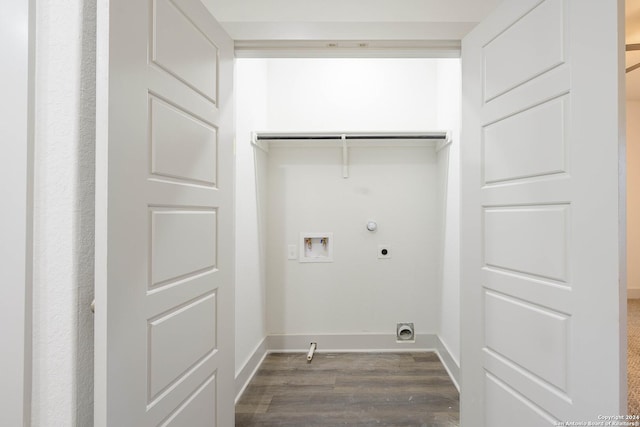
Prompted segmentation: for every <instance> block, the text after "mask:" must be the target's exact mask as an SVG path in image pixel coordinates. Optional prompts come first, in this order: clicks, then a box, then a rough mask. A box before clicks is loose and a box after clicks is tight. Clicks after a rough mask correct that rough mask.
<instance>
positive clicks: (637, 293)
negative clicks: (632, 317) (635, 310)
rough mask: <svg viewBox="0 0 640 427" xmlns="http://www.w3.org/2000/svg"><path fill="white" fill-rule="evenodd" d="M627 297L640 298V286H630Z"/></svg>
mask: <svg viewBox="0 0 640 427" xmlns="http://www.w3.org/2000/svg"><path fill="white" fill-rule="evenodd" d="M627 299H640V288H628V289H627Z"/></svg>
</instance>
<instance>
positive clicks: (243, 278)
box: [235, 59, 267, 375]
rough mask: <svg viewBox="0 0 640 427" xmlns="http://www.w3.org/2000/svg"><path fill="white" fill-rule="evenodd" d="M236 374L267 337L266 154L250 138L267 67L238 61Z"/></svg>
mask: <svg viewBox="0 0 640 427" xmlns="http://www.w3.org/2000/svg"><path fill="white" fill-rule="evenodd" d="M235 80H236V91H235V94H236V108H237V112H238V114H236V155H237V157H236V313H235V315H236V375H237V374H238V371H239V370H241V369H242V367H243V366H244V365H245V364H246V363H247V361H248V360H249V358H250V357H251V355H252V354H253V353H254V351H255V349H256V347H257V346H258V345H259V344H260V342H261V341H262V340H263V339H264V337H265V335H266V277H265V266H264V256H263V254H264V249H263V248H264V238H263V237H264V230H263V229H262V225H263V220H262V219H261V218H262V217H264V212H263V211H262V209H263V205H264V202H263V203H260V202H259V200H260V199H264V194H263V193H261V192H260V191H259V187H258V183H259V184H260V188H266V187H264V186H266V184H267V183H266V173H265V172H264V171H265V169H266V168H265V167H258V166H259V165H266V159H265V157H264V156H265V153H263V152H261V151H258V152H255V151H254V148H253V146H252V145H251V138H250V134H251V132H252V131H255V130H257V129H264V128H266V127H267V123H266V122H267V63H266V61H264V60H261V59H247V60H239V61H237V63H236V76H235Z"/></svg>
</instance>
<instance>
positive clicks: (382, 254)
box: [378, 245, 391, 259]
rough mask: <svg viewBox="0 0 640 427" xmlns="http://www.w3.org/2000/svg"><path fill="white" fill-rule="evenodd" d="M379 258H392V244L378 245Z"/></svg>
mask: <svg viewBox="0 0 640 427" xmlns="http://www.w3.org/2000/svg"><path fill="white" fill-rule="evenodd" d="M378 258H380V259H388V258H391V245H378Z"/></svg>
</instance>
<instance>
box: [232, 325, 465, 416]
mask: <svg viewBox="0 0 640 427" xmlns="http://www.w3.org/2000/svg"><path fill="white" fill-rule="evenodd" d="M312 342H315V343H316V344H317V349H316V352H318V353H329V352H338V353H354V352H370V353H375V352H410V351H433V352H435V353H437V354H438V357H439V358H440V361H441V362H442V364H443V365H444V367H445V369H446V370H447V372H448V373H449V377H450V378H451V381H453V383H454V385H455V386H456V388H457V389H458V391H459V390H460V387H459V386H458V384H459V380H460V367H459V366H458V364H457V363H456V362H455V360H454V358H453V357H451V354H450V353H449V350H448V349H447V347H446V346H445V345H444V343H443V342H442V341H440V338H439V337H438V336H437V335H435V334H416V339H415V341H410V342H409V341H405V342H398V341H396V336H395V335H394V334H352V335H351V334H349V335H341V334H336V335H324V334H319V335H306V334H304V335H268V336H266V337H265V338H264V339H263V340H262V341H261V342H260V344H258V346H257V347H256V349H255V350H254V352H253V354H252V355H251V357H250V358H249V359H248V360H247V362H246V363H245V365H244V366H243V367H242V369H241V370H240V371H238V374H237V375H236V381H235V383H236V399H235V401H236V403H237V402H238V400H240V397H241V396H242V393H243V392H244V390H245V388H246V387H247V385H248V384H249V382H250V381H251V379H252V378H253V376H254V375H255V373H256V371H257V370H258V368H259V367H260V364H261V363H262V360H263V359H264V358H265V357H266V355H267V354H269V353H289V352H291V353H306V352H307V351H309V346H310V345H311V343H312Z"/></svg>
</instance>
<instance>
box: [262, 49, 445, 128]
mask: <svg viewBox="0 0 640 427" xmlns="http://www.w3.org/2000/svg"><path fill="white" fill-rule="evenodd" d="M436 70H437V68H436V61H433V60H420V59H359V60H349V59H308V60H300V59H279V60H270V61H269V88H268V90H269V96H268V124H269V129H270V130H275V131H285V130H287V131H314V130H315V131H336V130H337V131H362V130H377V131H382V130H388V131H403V130H404V131H407V130H425V129H426V130H429V129H433V128H435V127H436V126H437V105H436V90H437V85H436V78H435V77H436Z"/></svg>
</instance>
